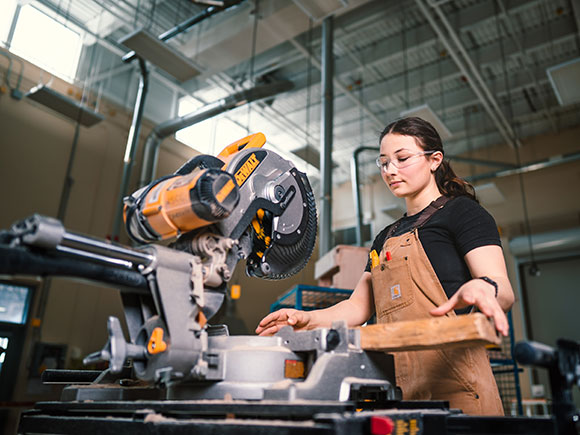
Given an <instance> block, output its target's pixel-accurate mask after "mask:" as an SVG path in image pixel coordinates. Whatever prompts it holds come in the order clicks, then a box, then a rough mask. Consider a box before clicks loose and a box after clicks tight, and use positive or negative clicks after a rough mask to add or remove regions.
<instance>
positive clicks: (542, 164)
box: [465, 153, 580, 183]
mask: <svg viewBox="0 0 580 435" xmlns="http://www.w3.org/2000/svg"><path fill="white" fill-rule="evenodd" d="M577 160H580V153H570V154H563V155H557V156H552V157H549V158H547V159H544V160H539V161H537V162H533V163H528V164H526V165H523V166H521V167H519V168H518V167H516V168H510V169H503V170H500V171H495V172H487V173H485V174H479V175H474V176H472V177H465V179H466V180H467V181H469V182H470V183H471V182H474V181H480V180H486V179H489V178H500V177H507V176H508V175H517V174H525V173H526V172H532V171H537V170H538V169H544V168H549V167H550V166H556V165H561V164H564V163H570V162H575V161H577Z"/></svg>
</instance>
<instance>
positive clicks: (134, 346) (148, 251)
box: [0, 133, 400, 401]
mask: <svg viewBox="0 0 580 435" xmlns="http://www.w3.org/2000/svg"><path fill="white" fill-rule="evenodd" d="M265 142H266V139H265V137H264V135H263V134H261V133H258V134H254V135H251V136H248V137H246V138H243V139H241V140H239V141H237V142H235V143H233V144H231V145H229V146H227V147H226V148H225V149H224V150H223V151H222V152H221V153H220V154H218V155H217V156H216V157H213V156H208V155H200V156H197V157H194V158H193V159H191V160H190V161H188V162H187V163H186V164H185V165H183V166H182V167H181V168H179V169H178V170H177V171H176V172H175V173H174V174H171V175H168V176H165V177H162V178H160V179H158V180H155V181H153V182H152V183H150V184H149V185H147V186H145V187H142V188H141V189H139V190H137V191H136V192H135V193H133V194H132V195H130V196H129V197H127V198H126V199H125V210H124V212H125V213H124V216H125V224H126V228H127V232H128V233H129V235H130V237H131V238H132V239H133V241H134V242H136V244H137V246H136V247H132V248H129V247H124V246H120V245H115V244H111V243H109V242H107V241H104V240H99V239H96V238H92V237H87V236H83V235H79V234H75V233H71V232H68V231H66V230H65V229H64V227H63V226H62V224H61V223H60V222H59V221H57V220H55V219H51V218H47V217H42V216H38V215H35V216H32V217H31V218H28V219H26V220H24V221H21V222H19V223H17V224H15V225H14V226H13V227H12V229H11V230H10V231H8V232H4V233H2V234H0V254H2V255H0V274H2V273H6V272H9V273H14V274H16V273H19V274H29V275H42V276H48V275H60V276H69V277H80V278H84V279H90V280H93V281H98V282H101V283H105V284H109V285H112V286H115V287H116V288H118V289H119V290H120V291H121V297H122V301H123V306H124V311H125V318H126V322H127V327H128V330H129V336H130V340H129V341H126V340H125V337H124V334H123V330H122V328H121V323H120V321H119V320H118V319H116V318H114V317H110V318H109V322H108V333H109V340H108V342H107V344H106V345H105V347H104V348H103V349H102V350H100V351H98V352H95V353H93V354H91V355H89V356H88V357H87V358H85V362H86V363H94V362H98V361H103V360H105V361H108V362H109V369H108V370H107V371H106V374H104V375H103V377H101V378H99V380H98V381H95V382H96V383H98V384H101V385H99V386H95V385H94V384H91V385H86V386H83V385H74V386H70V387H67V388H66V389H65V392H64V393H63V400H126V399H131V400H134V399H143V398H155V399H159V400H166V399H180V400H181V399H204V400H205V399H223V398H224V397H231V398H233V399H244V400H258V399H272V400H293V399H294V398H303V399H311V400H342V401H344V400H349V398H350V397H351V393H352V392H353V391H356V392H357V394H359V395H360V394H361V391H370V390H372V391H373V394H375V395H376V394H377V391H378V392H380V394H382V395H383V396H384V397H385V398H388V399H395V398H397V397H400V394H399V393H398V390H397V389H396V388H395V382H394V368H393V361H392V357H391V356H390V355H387V354H384V353H379V352H364V351H362V350H361V349H360V343H359V338H358V331H356V330H350V329H348V328H347V327H346V325H345V324H344V323H337V324H336V325H333V327H332V328H323V329H317V330H313V331H304V332H295V331H293V330H292V328H291V327H287V328H285V329H283V330H282V331H280V333H278V334H277V335H276V336H274V337H255V336H229V334H228V332H227V328H226V327H225V326H223V325H222V326H219V325H218V326H216V325H211V322H209V320H211V318H212V317H213V316H214V315H215V314H216V312H217V311H218V310H219V309H220V307H221V306H222V304H223V302H224V298H225V294H226V284H227V282H228V280H229V279H230V278H231V276H232V273H233V271H234V268H235V267H236V265H237V263H238V262H240V261H241V260H246V271H247V273H248V274H249V275H251V276H255V277H258V278H263V279H272V280H279V279H284V278H287V277H289V276H291V275H293V274H295V273H297V272H298V271H299V270H301V269H302V268H303V267H304V266H305V264H306V263H307V262H308V260H309V258H310V256H311V254H312V251H313V248H314V244H315V239H316V227H317V221H316V206H315V200H314V195H313V193H312V189H311V187H310V184H309V182H308V179H307V178H306V175H305V174H303V173H301V172H300V171H298V170H297V169H296V168H295V167H294V165H293V164H292V163H291V162H289V161H287V160H285V159H283V158H282V157H281V156H279V155H278V154H276V153H275V152H273V151H271V150H268V149H265V148H264V147H263V145H264V144H265ZM169 239H173V240H174V241H173V242H171V243H170V244H169V245H165V244H164V245H161V244H158V243H152V242H159V241H163V240H167V241H169ZM128 364H130V367H131V375H130V376H131V377H133V378H136V379H137V381H138V382H141V383H143V382H144V384H138V385H139V386H135V385H131V388H126V387H125V386H123V385H121V384H119V382H120V381H119V380H120V379H121V378H123V379H125V378H126V377H127V373H126V370H127V369H126V367H127V365H128ZM104 384H107V388H101V387H102V385H104Z"/></svg>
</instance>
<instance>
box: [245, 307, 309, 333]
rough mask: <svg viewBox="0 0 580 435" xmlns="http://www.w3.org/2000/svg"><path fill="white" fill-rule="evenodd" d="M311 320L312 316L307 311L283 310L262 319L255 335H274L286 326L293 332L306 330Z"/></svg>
mask: <svg viewBox="0 0 580 435" xmlns="http://www.w3.org/2000/svg"><path fill="white" fill-rule="evenodd" d="M311 320H312V316H311V315H310V313H308V312H307V311H299V310H295V309H293V308H283V309H281V310H278V311H274V312H273V313H270V314H268V315H267V316H266V317H264V318H263V319H262V320H261V321H260V323H259V325H258V327H257V328H256V334H259V335H274V334H275V333H276V332H278V331H279V330H280V329H282V328H283V327H284V326H287V325H290V326H292V327H293V328H294V329H295V330H300V329H308V325H309V324H310V321H311Z"/></svg>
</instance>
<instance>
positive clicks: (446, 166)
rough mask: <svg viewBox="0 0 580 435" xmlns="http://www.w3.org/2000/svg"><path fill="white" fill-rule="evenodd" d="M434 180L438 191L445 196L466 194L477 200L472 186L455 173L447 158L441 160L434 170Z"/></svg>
mask: <svg viewBox="0 0 580 435" xmlns="http://www.w3.org/2000/svg"><path fill="white" fill-rule="evenodd" d="M435 181H436V182H437V187H438V188H439V191H440V192H441V193H442V194H443V195H445V196H450V197H456V196H468V197H470V198H471V199H473V200H474V201H477V198H476V196H475V189H474V188H473V186H472V185H471V184H469V183H468V182H467V181H465V180H463V179H461V178H459V177H458V176H457V175H456V174H455V172H454V171H453V169H452V168H451V164H450V163H449V160H442V161H441V164H440V165H439V167H438V168H437V169H436V170H435Z"/></svg>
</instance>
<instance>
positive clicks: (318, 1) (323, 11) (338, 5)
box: [293, 0, 348, 21]
mask: <svg viewBox="0 0 580 435" xmlns="http://www.w3.org/2000/svg"><path fill="white" fill-rule="evenodd" d="M293 1H294V3H295V4H296V6H298V7H299V8H300V9H301V10H302V12H304V13H305V14H306V15H308V16H309V17H310V18H311V19H313V20H314V21H318V20H322V19H323V18H326V17H328V16H329V15H332V14H334V13H335V12H338V11H339V10H340V9H342V8H344V7H346V6H347V5H348V1H347V0H293Z"/></svg>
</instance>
